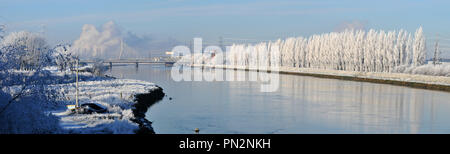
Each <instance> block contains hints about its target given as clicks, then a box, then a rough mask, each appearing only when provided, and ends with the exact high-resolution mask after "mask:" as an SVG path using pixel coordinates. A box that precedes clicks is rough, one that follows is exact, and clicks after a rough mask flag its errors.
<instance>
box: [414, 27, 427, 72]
mask: <svg viewBox="0 0 450 154" xmlns="http://www.w3.org/2000/svg"><path fill="white" fill-rule="evenodd" d="M413 49H414V59H413V60H414V63H413V64H414V66H419V65H422V64H424V63H425V55H426V53H425V52H426V51H425V37H424V35H423V30H422V27H420V28H419V29H417V31H416V33H415V36H414V47H413Z"/></svg>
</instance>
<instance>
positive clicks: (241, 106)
mask: <svg viewBox="0 0 450 154" xmlns="http://www.w3.org/2000/svg"><path fill="white" fill-rule="evenodd" d="M170 69H171V68H170V67H165V66H164V65H139V67H136V66H135V65H121V66H113V68H112V69H111V70H110V72H108V73H107V74H108V75H113V76H115V77H118V78H128V79H139V80H145V81H150V82H154V83H156V84H157V85H159V86H161V87H162V88H163V89H164V92H165V93H166V94H167V97H165V98H164V99H163V100H162V101H160V102H159V103H157V104H155V105H153V106H152V107H151V108H150V109H149V110H148V112H147V114H146V117H147V119H149V120H150V121H152V122H153V124H152V126H153V127H154V129H155V131H156V133H163V134H165V133H186V134H192V133H194V129H195V128H199V130H200V133H201V134H202V133H208V134H209V133H226V134H234V133H263V134H271V133H281V134H286V133H287V134H289V133H301V134H303V133H450V93H448V92H441V91H433V90H423V89H416V88H409V87H402V86H394V85H387V84H375V83H367V82H355V81H344V80H336V79H325V78H316V77H309V76H297V75H283V74H280V86H279V90H278V91H276V92H270V93H267V92H260V86H261V83H259V82H255V81H232V82H230V81H214V82H208V81H181V82H176V81H174V80H172V78H171V73H170ZM244 73H248V72H244ZM170 98H171V99H170Z"/></svg>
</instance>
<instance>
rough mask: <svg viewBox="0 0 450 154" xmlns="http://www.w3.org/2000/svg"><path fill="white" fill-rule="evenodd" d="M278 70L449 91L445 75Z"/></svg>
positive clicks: (246, 68)
mask: <svg viewBox="0 0 450 154" xmlns="http://www.w3.org/2000/svg"><path fill="white" fill-rule="evenodd" d="M192 66H194V67H202V66H204V67H209V68H225V69H237V70H249V71H257V70H258V69H252V68H248V67H239V66H229V65H200V64H194V65H192ZM271 71H274V70H271ZM278 72H279V73H283V74H297V75H308V76H316V77H327V78H336V79H347V80H356V81H368V82H375V83H389V84H395V85H404V86H410V87H416V88H426V89H434V90H444V91H450V77H447V76H431V75H420V74H406V73H383V72H357V71H342V70H324V69H314V68H293V67H280V68H279V70H278Z"/></svg>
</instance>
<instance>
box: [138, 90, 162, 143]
mask: <svg viewBox="0 0 450 154" xmlns="http://www.w3.org/2000/svg"><path fill="white" fill-rule="evenodd" d="M156 87H157V89H155V90H152V91H150V92H148V93H143V94H136V95H135V96H134V101H135V102H136V104H134V108H133V109H132V111H133V114H134V116H135V119H131V120H132V121H133V122H135V123H137V124H139V129H138V130H136V131H135V132H136V134H155V131H154V130H153V127H152V122H151V121H149V120H147V119H145V113H146V112H147V110H148V108H150V106H152V105H153V104H155V103H157V102H159V101H160V100H162V99H163V98H164V96H165V94H164V92H163V89H162V88H161V87H159V86H156Z"/></svg>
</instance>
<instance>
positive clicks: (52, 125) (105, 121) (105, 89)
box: [0, 70, 164, 134]
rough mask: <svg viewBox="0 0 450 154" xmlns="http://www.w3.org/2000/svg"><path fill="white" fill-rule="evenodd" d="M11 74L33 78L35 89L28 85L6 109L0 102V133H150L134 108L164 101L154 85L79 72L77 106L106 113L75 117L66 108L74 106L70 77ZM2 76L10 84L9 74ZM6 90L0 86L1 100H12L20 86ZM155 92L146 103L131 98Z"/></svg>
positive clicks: (23, 72)
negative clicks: (95, 106)
mask: <svg viewBox="0 0 450 154" xmlns="http://www.w3.org/2000/svg"><path fill="white" fill-rule="evenodd" d="M43 72H44V73H43ZM15 74H17V76H31V77H39V80H37V79H36V81H39V82H40V84H28V85H26V86H27V88H26V90H25V91H24V94H23V96H21V97H20V98H18V99H16V100H13V101H12V103H10V105H8V106H6V104H7V103H6V102H5V103H2V105H1V108H5V112H4V113H1V114H2V117H1V118H0V122H1V123H2V126H1V127H0V132H2V133H76V134H78V133H87V134H93V133H95V134H99V133H113V134H130V133H137V132H145V133H154V131H153V129H152V128H151V125H150V124H151V122H149V121H148V120H146V119H145V118H144V115H141V114H139V111H140V110H143V109H140V108H139V107H140V106H142V104H153V103H155V102H157V101H159V100H160V99H161V98H162V97H163V96H164V93H163V92H162V88H160V87H158V86H157V85H155V84H154V83H150V82H146V81H139V80H128V79H114V78H110V77H98V76H93V75H92V74H90V73H87V72H85V73H80V76H79V78H80V82H79V102H80V104H84V103H95V104H98V105H100V106H102V107H104V108H106V109H107V112H106V113H92V114H76V113H72V112H70V111H68V110H67V107H66V105H74V104H75V95H76V88H75V87H76V86H75V83H74V77H75V76H74V73H70V72H56V71H48V70H44V71H41V72H38V73H35V74H37V75H28V74H33V73H32V72H27V71H21V72H16V73H15ZM8 76H9V78H10V79H11V73H10V74H8ZM31 77H28V78H27V79H30V78H31ZM5 81H7V80H5ZM13 81H14V82H21V81H20V80H19V81H16V80H14V79H11V81H9V82H13ZM11 85H12V86H6V87H2V90H1V93H0V94H1V95H0V97H1V99H2V101H3V100H12V98H14V97H15V96H16V95H17V94H18V93H19V92H20V91H21V89H22V87H23V86H21V84H17V83H15V84H11ZM155 93H158V94H157V95H156V96H157V98H154V99H152V100H137V98H136V97H138V96H140V95H146V94H147V95H152V96H153V95H155ZM139 103H140V104H139ZM148 106H149V105H144V106H143V107H148ZM145 110H147V109H146V108H145ZM143 129H144V130H145V131H142V130H143Z"/></svg>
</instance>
